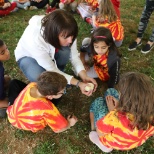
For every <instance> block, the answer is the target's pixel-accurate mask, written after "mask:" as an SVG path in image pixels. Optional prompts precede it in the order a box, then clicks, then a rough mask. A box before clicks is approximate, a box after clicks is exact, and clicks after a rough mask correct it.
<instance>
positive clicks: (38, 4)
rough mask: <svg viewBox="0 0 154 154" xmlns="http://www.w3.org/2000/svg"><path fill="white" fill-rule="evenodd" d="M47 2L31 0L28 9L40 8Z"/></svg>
mask: <svg viewBox="0 0 154 154" xmlns="http://www.w3.org/2000/svg"><path fill="white" fill-rule="evenodd" d="M47 4H49V0H31V1H30V5H31V6H30V8H29V9H30V10H36V9H42V8H44V7H45V6H46V5H47Z"/></svg>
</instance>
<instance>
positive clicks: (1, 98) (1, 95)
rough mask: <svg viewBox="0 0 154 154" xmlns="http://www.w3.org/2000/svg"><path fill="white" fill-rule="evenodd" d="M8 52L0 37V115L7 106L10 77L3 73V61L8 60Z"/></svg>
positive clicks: (2, 115) (4, 112) (3, 113)
mask: <svg viewBox="0 0 154 154" xmlns="http://www.w3.org/2000/svg"><path fill="white" fill-rule="evenodd" d="M9 58H10V52H9V50H8V48H7V46H6V45H5V43H4V42H3V41H2V40H1V39H0V117H1V118H2V117H6V108H7V107H8V99H7V97H6V94H5V92H6V90H7V88H8V85H9V82H10V79H11V78H10V77H9V76H7V75H4V67H3V62H2V61H6V60H9Z"/></svg>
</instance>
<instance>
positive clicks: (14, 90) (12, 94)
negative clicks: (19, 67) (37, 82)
mask: <svg viewBox="0 0 154 154" xmlns="http://www.w3.org/2000/svg"><path fill="white" fill-rule="evenodd" d="M26 86H27V84H26V83H24V82H22V81H19V80H16V79H14V80H12V81H11V83H10V87H9V92H8V97H9V103H10V105H12V104H13V103H14V101H15V99H16V98H17V96H18V95H19V93H20V92H21V91H22V90H23V89H24V88H25V87H26Z"/></svg>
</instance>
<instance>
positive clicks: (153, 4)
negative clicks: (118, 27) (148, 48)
mask: <svg viewBox="0 0 154 154" xmlns="http://www.w3.org/2000/svg"><path fill="white" fill-rule="evenodd" d="M153 11H154V0H146V5H145V7H144V10H143V12H142V15H141V18H140V22H139V26H138V33H137V37H139V38H142V36H143V34H144V31H145V29H146V28H147V25H148V22H149V19H150V16H151V14H152V12H153ZM149 41H151V42H154V28H153V30H152V34H151V36H150V38H149Z"/></svg>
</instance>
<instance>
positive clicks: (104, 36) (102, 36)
mask: <svg viewBox="0 0 154 154" xmlns="http://www.w3.org/2000/svg"><path fill="white" fill-rule="evenodd" d="M94 38H106V36H94Z"/></svg>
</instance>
